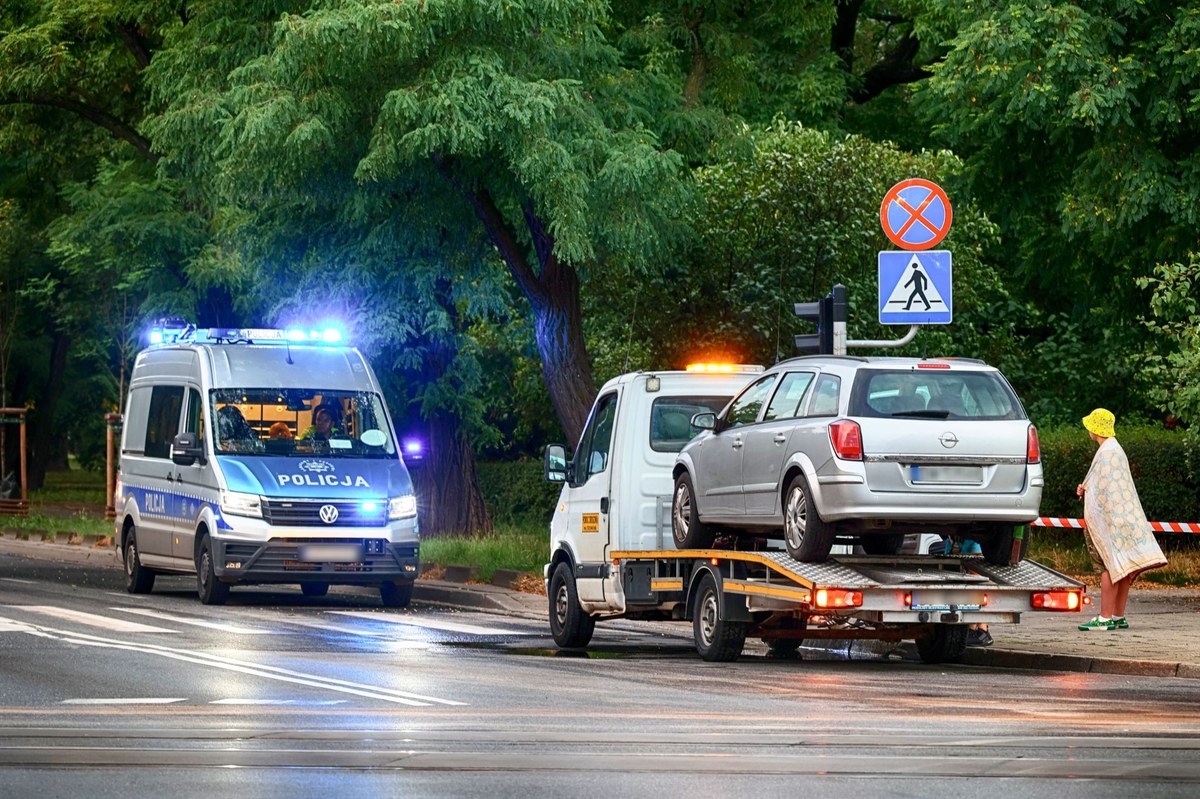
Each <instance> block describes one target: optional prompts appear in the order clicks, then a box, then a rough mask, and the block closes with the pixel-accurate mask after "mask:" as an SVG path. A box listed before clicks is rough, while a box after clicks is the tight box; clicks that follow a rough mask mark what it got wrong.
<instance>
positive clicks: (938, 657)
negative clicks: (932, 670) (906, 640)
mask: <svg viewBox="0 0 1200 799" xmlns="http://www.w3.org/2000/svg"><path fill="white" fill-rule="evenodd" d="M966 650H967V625H965V624H936V625H934V628H933V634H932V635H929V636H926V637H925V638H918V639H917V654H918V655H920V656H921V662H922V663H930V664H933V663H957V662H958V661H959V660H961V659H962V655H963V652H965V651H966Z"/></svg>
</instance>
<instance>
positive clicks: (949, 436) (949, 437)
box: [938, 431, 958, 449]
mask: <svg viewBox="0 0 1200 799" xmlns="http://www.w3.org/2000/svg"><path fill="white" fill-rule="evenodd" d="M938 441H940V442H942V446H943V447H945V448H946V449H954V445H955V444H957V443H958V436H956V435H954V434H953V433H951V432H949V431H947V432H945V433H942V434H941V435H940V436H938Z"/></svg>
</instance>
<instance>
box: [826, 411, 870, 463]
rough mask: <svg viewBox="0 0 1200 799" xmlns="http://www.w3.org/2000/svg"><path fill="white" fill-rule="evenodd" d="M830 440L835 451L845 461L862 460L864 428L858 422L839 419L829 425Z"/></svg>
mask: <svg viewBox="0 0 1200 799" xmlns="http://www.w3.org/2000/svg"><path fill="white" fill-rule="evenodd" d="M829 441H830V443H831V444H833V452H834V454H835V455H837V456H838V457H839V458H841V459H842V460H844V461H861V460H862V456H863V443H862V428H861V427H859V426H858V422H852V421H850V420H849V419H838V420H837V421H836V422H833V423H832V424H830V425H829Z"/></svg>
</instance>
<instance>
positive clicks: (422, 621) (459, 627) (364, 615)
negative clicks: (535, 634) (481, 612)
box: [330, 610, 529, 635]
mask: <svg viewBox="0 0 1200 799" xmlns="http://www.w3.org/2000/svg"><path fill="white" fill-rule="evenodd" d="M330 612H331V613H336V614H337V615H339V616H353V617H355V618H361V619H370V620H371V621H377V622H381V623H383V624H401V625H405V626H409V627H424V628H426V629H430V630H443V631H445V632H451V633H466V634H468V635H529V633H525V632H521V631H520V630H506V629H503V628H501V627H480V626H477V625H474V624H462V623H459V622H454V621H444V620H442V619H436V618H430V617H428V616H398V615H394V614H390V613H372V612H370V611H363V610H334V611H330Z"/></svg>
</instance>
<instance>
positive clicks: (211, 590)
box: [196, 536, 229, 605]
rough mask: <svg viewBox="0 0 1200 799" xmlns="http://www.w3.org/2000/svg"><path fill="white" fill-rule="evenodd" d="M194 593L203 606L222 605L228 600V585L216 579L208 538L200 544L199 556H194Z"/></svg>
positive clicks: (210, 543)
mask: <svg viewBox="0 0 1200 799" xmlns="http://www.w3.org/2000/svg"><path fill="white" fill-rule="evenodd" d="M196 593H197V594H198V595H199V596H200V602H201V604H204V605H224V604H225V600H227V599H229V585H228V584H226V583H223V582H221V581H220V580H218V579H217V572H216V566H215V564H214V563H213V553H212V540H211V539H209V537H208V536H204V539H203V540H202V541H201V542H200V554H199V555H197V556H196Z"/></svg>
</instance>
